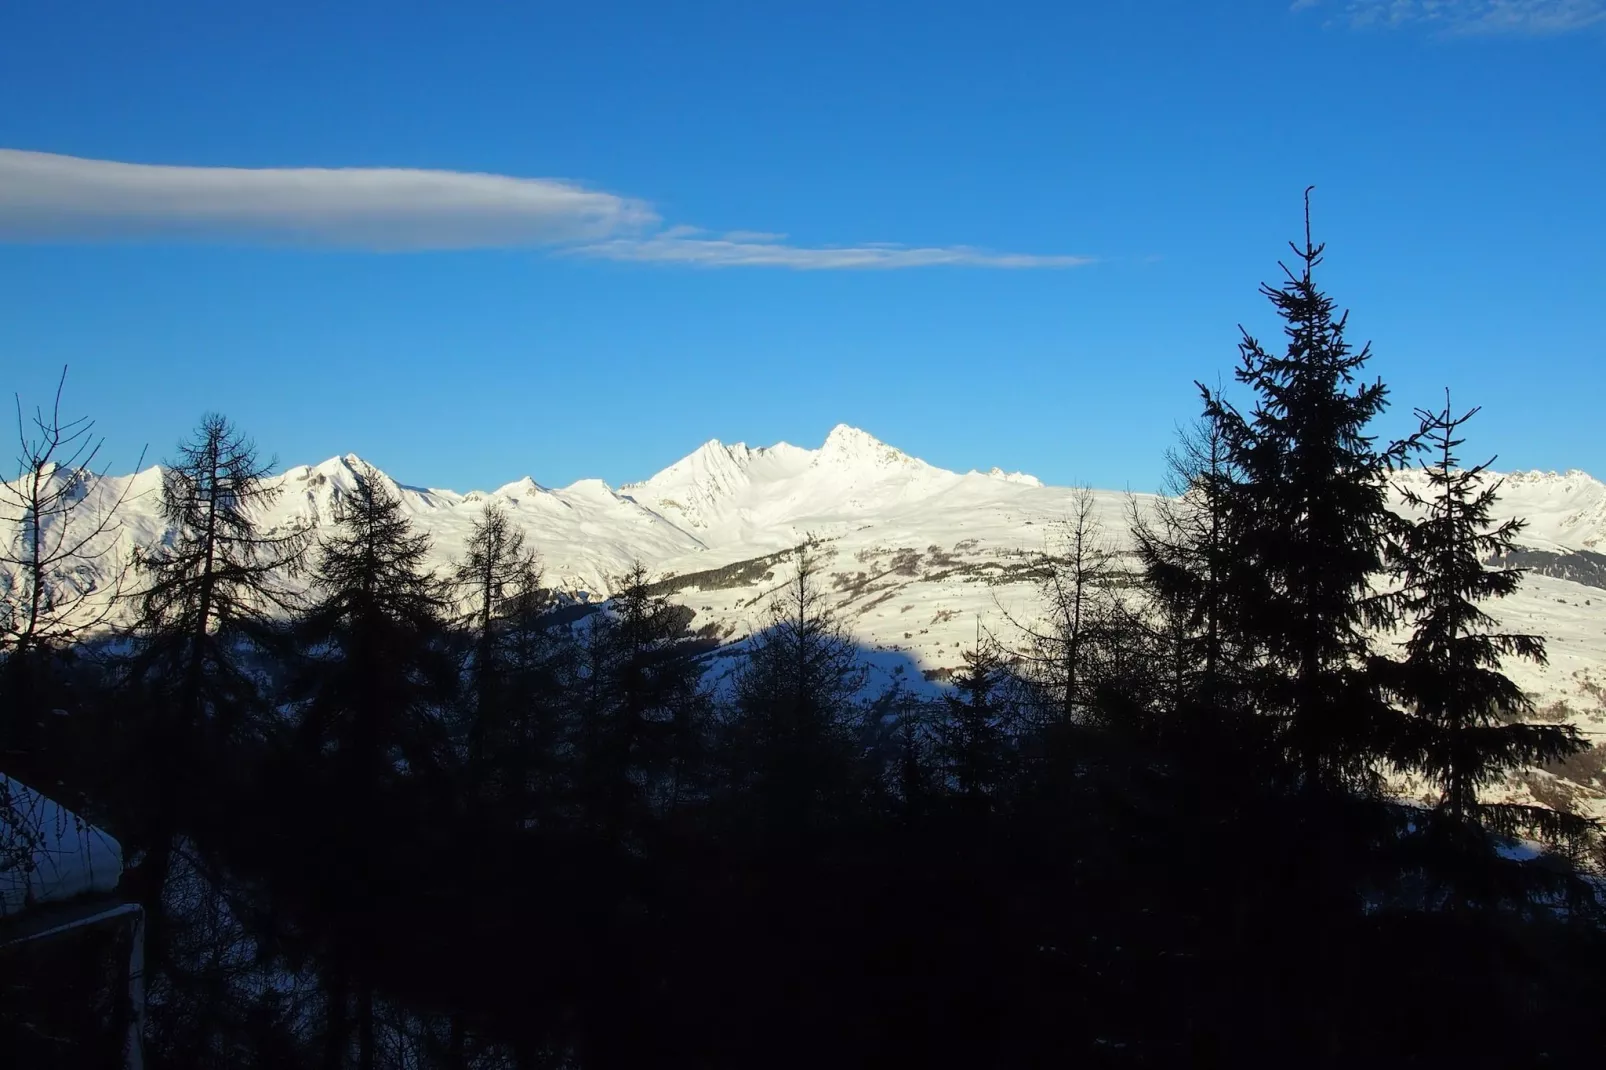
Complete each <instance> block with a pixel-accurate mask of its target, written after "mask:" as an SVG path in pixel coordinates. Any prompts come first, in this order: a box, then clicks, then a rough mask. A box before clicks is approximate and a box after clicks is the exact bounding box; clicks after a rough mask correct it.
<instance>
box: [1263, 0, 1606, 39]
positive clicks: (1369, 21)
mask: <svg viewBox="0 0 1606 1070" xmlns="http://www.w3.org/2000/svg"><path fill="white" fill-rule="evenodd" d="M1319 3H1320V0H1294V3H1293V4H1292V5H1291V7H1290V10H1293V11H1302V10H1304V9H1306V8H1311V7H1316V6H1318V5H1319ZM1341 21H1343V22H1346V23H1348V24H1349V25H1351V26H1353V27H1357V28H1364V27H1369V26H1411V25H1416V26H1425V27H1431V28H1436V29H1439V30H1441V31H1443V32H1445V33H1451V34H1464V35H1473V34H1527V35H1545V34H1563V33H1572V32H1575V31H1578V30H1585V29H1589V28H1591V27H1598V28H1606V0H1347V2H1346V3H1345V5H1344V11H1343V15H1342V16H1341Z"/></svg>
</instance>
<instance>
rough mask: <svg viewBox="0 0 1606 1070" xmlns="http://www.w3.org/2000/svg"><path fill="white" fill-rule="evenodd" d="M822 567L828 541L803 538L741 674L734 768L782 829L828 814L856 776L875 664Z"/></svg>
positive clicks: (780, 832) (779, 832)
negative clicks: (870, 664) (835, 601)
mask: <svg viewBox="0 0 1606 1070" xmlns="http://www.w3.org/2000/svg"><path fill="white" fill-rule="evenodd" d="M819 569H820V545H819V543H818V542H816V541H814V540H812V539H811V540H809V541H806V542H804V543H803V544H801V545H800V546H798V547H797V549H796V550H795V551H794V556H793V572H792V576H791V578H790V579H789V580H787V582H786V583H785V584H784V585H783V586H782V587H781V588H780V589H779V590H778V591H777V592H776V594H775V595H774V597H773V599H772V601H771V603H770V607H769V618H768V621H767V623H766V626H765V627H764V628H762V629H761V630H760V631H759V632H757V633H756V634H755V635H754V636H753V638H752V640H751V643H750V645H749V647H748V649H747V651H746V653H745V662H744V664H742V665H741V667H740V668H739V669H738V671H737V674H736V680H735V710H734V718H735V722H734V724H733V726H732V728H733V733H732V738H731V742H732V743H733V744H734V753H733V754H732V755H731V757H732V759H733V761H731V763H730V766H729V768H730V775H731V776H732V777H733V778H735V779H736V780H737V782H738V783H739V784H740V783H745V784H746V786H747V787H748V788H749V789H750V790H752V791H753V792H754V793H755V794H756V796H757V799H758V800H759V801H760V804H761V806H762V807H763V808H764V811H765V820H766V821H768V822H769V823H770V825H771V828H772V832H771V835H773V836H776V837H784V836H785V835H787V834H798V833H801V832H802V831H803V830H804V829H806V828H808V827H810V826H811V825H812V824H813V823H814V822H816V821H817V820H819V819H821V818H822V817H824V816H825V815H826V814H827V813H828V812H829V811H830V810H831V809H833V808H834V807H835V806H837V805H838V804H840V803H841V802H843V801H844V800H843V798H842V797H841V793H842V792H844V791H846V790H849V789H848V788H847V786H848V785H849V784H850V783H851V782H852V779H853V776H852V770H851V766H852V765H853V761H854V754H853V740H854V738H855V737H856V735H857V729H858V727H859V725H858V721H859V715H860V713H861V709H860V704H859V692H860V690H861V689H862V688H863V686H864V683H865V680H866V670H865V667H864V666H863V665H862V664H860V662H859V659H858V655H857V652H856V651H855V650H854V647H853V644H852V643H851V642H850V641H849V640H848V639H847V637H846V636H845V634H844V633H843V631H842V629H841V626H840V625H839V624H838V623H837V622H836V620H835V619H834V618H833V617H832V615H831V613H830V612H829V609H828V607H827V604H826V601H825V595H824V592H823V591H821V589H820V586H819V579H818V576H819ZM833 796H835V798H833ZM778 842H779V841H778Z"/></svg>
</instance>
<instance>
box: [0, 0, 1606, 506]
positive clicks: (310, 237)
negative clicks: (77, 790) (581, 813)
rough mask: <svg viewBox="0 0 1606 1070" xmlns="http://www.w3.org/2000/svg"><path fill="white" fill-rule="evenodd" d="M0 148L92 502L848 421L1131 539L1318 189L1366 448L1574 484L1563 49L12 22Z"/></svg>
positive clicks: (1243, 36)
mask: <svg viewBox="0 0 1606 1070" xmlns="http://www.w3.org/2000/svg"><path fill="white" fill-rule="evenodd" d="M1067 9H1074V10H1067ZM0 101H4V102H5V103H4V104H3V105H0V367H3V368H4V372H5V374H4V376H3V381H0V385H3V386H5V387H6V388H7V390H8V392H9V391H11V390H15V391H19V392H20V393H21V394H22V395H23V398H24V400H25V401H33V400H39V399H43V398H44V396H45V395H46V393H47V392H48V390H49V389H50V388H51V386H52V385H53V383H54V379H55V377H56V375H57V374H58V373H59V369H60V366H61V365H62V364H63V363H67V364H70V365H71V372H70V373H69V380H68V382H69V391H68V393H69V406H70V407H71V408H72V409H74V410H75V411H81V412H87V413H90V414H93V415H95V416H96V417H97V418H98V419H99V426H100V429H101V430H102V431H103V432H104V433H105V434H106V435H107V437H108V439H109V444H108V448H109V449H110V450H111V454H110V456H111V457H112V459H113V462H114V464H118V465H127V464H131V463H132V461H133V458H134V455H135V453H136V452H137V450H138V447H139V446H140V445H141V444H144V443H149V444H150V447H151V451H152V456H153V457H160V456H162V455H165V454H167V453H169V452H171V448H172V445H173V444H174V442H175V441H176V440H177V439H178V438H180V437H181V436H182V435H183V434H184V433H185V432H186V430H187V429H188V428H189V427H191V426H192V425H193V423H194V422H195V420H196V418H197V417H198V416H199V415H200V414H201V413H202V412H203V411H205V410H208V409H217V410H221V411H224V412H226V413H228V414H229V415H230V416H232V417H233V418H234V419H235V420H236V422H237V423H239V424H240V425H241V426H242V427H243V428H245V429H246V430H247V431H249V432H250V433H251V434H252V435H253V436H254V437H255V438H256V439H257V441H258V442H259V444H260V445H261V446H262V448H263V449H264V451H265V452H267V453H270V454H275V455H277V457H278V458H279V460H280V461H281V463H283V464H285V465H289V464H297V463H303V462H315V461H318V460H320V459H323V458H325V457H328V456H330V455H333V454H336V453H343V452H348V451H354V452H357V453H360V454H362V455H363V456H365V457H367V458H369V459H370V460H372V461H374V462H375V463H377V464H379V465H380V466H381V467H383V468H385V469H386V470H388V471H390V472H391V473H392V474H394V475H395V476H396V477H397V478H399V479H402V480H404V481H407V482H411V483H419V484H426V485H433V486H453V487H456V488H458V489H468V488H469V487H486V486H495V485H498V484H500V483H503V482H507V481H510V480H512V479H515V478H517V477H519V476H521V475H524V474H529V475H532V476H534V477H535V478H536V479H538V480H540V481H542V482H544V483H547V484H563V483H567V482H569V481H571V480H573V479H577V478H581V477H586V476H600V477H601V478H604V479H606V480H608V481H610V482H612V483H615V484H617V483H620V482H624V481H628V480H631V479H636V478H642V477H644V476H646V475H648V474H650V473H651V472H653V471H655V470H656V469H658V468H660V467H662V466H663V465H665V464H667V463H669V462H671V461H673V460H674V459H676V458H677V457H679V456H681V455H683V454H685V453H687V452H690V451H691V450H692V449H693V448H695V447H696V446H697V445H698V444H699V443H701V442H702V441H704V440H706V439H708V438H710V437H718V438H721V439H724V440H725V441H736V440H746V441H747V442H749V443H750V444H759V443H767V442H771V441H775V440H780V439H785V440H788V441H791V442H793V443H796V444H799V445H805V446H814V445H818V444H819V442H820V441H821V440H822V439H823V438H824V436H825V434H826V432H827V431H828V430H829V429H830V427H831V426H832V425H834V424H836V423H838V422H847V423H851V424H855V425H857V426H861V427H863V428H865V429H866V430H868V431H870V432H872V433H873V434H875V435H877V436H879V437H881V438H883V439H885V440H887V441H889V442H891V443H893V444H894V445H897V446H900V447H902V448H903V449H905V450H908V451H910V452H912V453H915V454H917V455H919V456H922V457H924V458H925V459H927V460H929V461H931V462H932V463H935V464H939V465H942V466H944V467H949V468H956V469H959V470H965V469H968V468H971V467H980V468H986V467H988V466H991V465H995V464H996V465H1001V466H1003V467H1005V468H1008V469H1024V470H1026V471H1030V472H1033V473H1034V474H1036V475H1038V476H1040V477H1042V478H1044V479H1045V480H1048V481H1050V482H1061V483H1064V482H1073V481H1074V482H1089V483H1092V484H1094V485H1097V486H1102V487H1112V488H1120V487H1127V486H1130V487H1132V488H1134V489H1139V490H1149V489H1153V488H1154V487H1155V486H1156V485H1157V484H1158V482H1159V479H1160V475H1161V468H1162V463H1161V458H1162V454H1163V452H1164V450H1165V448H1166V447H1167V445H1168V444H1169V443H1170V441H1171V436H1172V433H1173V428H1174V427H1175V425H1176V424H1177V423H1178V422H1180V421H1186V420H1188V419H1190V418H1191V417H1192V415H1193V414H1194V412H1195V410H1196V408H1197V405H1196V398H1195V394H1194V390H1193V387H1192V381H1193V380H1194V379H1206V380H1210V381H1214V380H1215V379H1217V378H1218V377H1221V378H1230V372H1231V368H1232V365H1233V362H1234V360H1235V356H1236V350H1235V344H1236V341H1237V329H1236V325H1237V324H1238V323H1243V324H1244V325H1245V326H1246V327H1248V328H1249V329H1250V330H1251V331H1253V332H1255V333H1257V334H1260V335H1261V336H1262V337H1265V338H1267V339H1268V340H1272V339H1274V338H1275V337H1276V334H1277V324H1276V321H1275V319H1274V318H1273V317H1272V316H1271V313H1270V309H1269V306H1267V305H1266V303H1265V302H1264V300H1263V299H1262V298H1260V297H1259V296H1257V294H1256V287H1257V285H1258V284H1259V283H1260V282H1261V281H1263V280H1268V279H1275V278H1276V276H1277V274H1278V268H1277V260H1278V259H1279V258H1284V257H1285V256H1286V253H1287V247H1286V245H1285V244H1284V243H1285V241H1286V240H1288V239H1290V238H1293V237H1295V236H1296V234H1297V233H1298V231H1299V229H1300V193H1301V190H1303V188H1304V187H1305V186H1306V185H1308V184H1315V185H1316V187H1317V189H1316V191H1315V193H1314V195H1313V196H1314V205H1315V222H1316V231H1317V237H1318V239H1325V240H1326V241H1327V242H1328V243H1329V248H1328V263H1327V265H1326V267H1325V268H1324V270H1323V272H1322V275H1321V279H1320V281H1321V282H1322V283H1323V285H1324V286H1325V288H1327V289H1328V290H1329V291H1330V292H1331V293H1332V295H1333V296H1334V298H1335V299H1336V300H1338V301H1339V302H1340V304H1341V305H1343V306H1345V307H1349V308H1351V309H1352V310H1353V312H1352V316H1351V327H1352V334H1353V336H1354V338H1355V340H1356V342H1361V341H1365V340H1367V339H1370V340H1372V342H1373V344H1374V350H1375V353H1376V356H1375V360H1374V362H1373V364H1372V366H1371V367H1372V370H1373V371H1374V372H1375V373H1376V374H1378V375H1380V376H1382V377H1383V378H1384V379H1385V380H1386V381H1387V382H1388V383H1389V384H1390V385H1391V386H1392V388H1393V399H1394V403H1395V404H1394V410H1393V413H1392V417H1393V418H1392V419H1391V420H1390V421H1389V422H1388V423H1387V424H1386V426H1385V427H1384V430H1385V431H1392V430H1398V429H1403V427H1404V425H1405V421H1406V420H1407V418H1408V416H1409V410H1410V408H1411V407H1412V406H1414V405H1419V404H1427V405H1432V404H1436V403H1437V402H1438V400H1439V399H1440V398H1441V397H1442V391H1443V389H1444V387H1446V386H1449V387H1451V388H1452V390H1453V392H1454V395H1455V397H1456V400H1457V402H1458V403H1459V402H1466V403H1468V404H1473V403H1477V404H1482V405H1483V406H1484V413H1483V415H1482V416H1481V417H1480V419H1479V420H1478V421H1477V422H1476V423H1475V424H1474V425H1473V428H1472V431H1473V441H1472V442H1471V443H1470V444H1469V452H1472V453H1477V454H1479V455H1480V459H1481V455H1482V454H1486V453H1495V452H1498V453H1499V454H1500V461H1499V467H1502V468H1546V469H1549V468H1555V469H1565V468H1569V467H1579V468H1584V469H1587V470H1590V471H1592V472H1594V473H1595V474H1597V475H1601V476H1606V436H1603V435H1602V434H1601V419H1600V416H1601V411H1602V402H1603V401H1606V326H1603V322H1606V321H1603V317H1601V315H1600V308H1601V301H1602V296H1601V295H1602V292H1603V290H1606V268H1603V267H1602V264H1603V257H1602V254H1601V252H1600V250H1599V243H1600V239H1601V238H1602V236H1603V235H1606V208H1603V206H1602V198H1601V196H1600V190H1601V188H1602V181H1603V180H1602V173H1603V171H1606V0H1359V2H1349V0H1326V2H1316V3H1311V2H1309V0H1300V2H1297V3H1294V4H1293V5H1290V4H1289V3H1288V2H1287V0H1235V2H1233V3H1230V4H1228V3H1222V4H1199V3H1197V2H1182V0H1129V2H1124V3H1119V4H1109V5H1083V4H1048V3H1044V4H1023V3H1001V2H991V3H944V2H937V0H924V2H919V3H914V2H910V3H866V2H857V3H838V2H827V0H811V2H808V3H789V2H780V0H770V2H766V3H763V4H754V3H740V4H738V3H722V2H721V3H714V2H702V3H689V4H658V3H633V4H622V3H608V2H603V0H598V2H595V3H589V4H556V3H544V2H543V3H535V2H532V3H526V4H509V3H494V4H493V3H460V4H453V5H446V4H433V5H427V4H409V3H399V2H398V3H388V4H378V3H373V4H344V3H317V4H311V3H294V2H284V3H279V4H275V5H266V4H241V5H218V4H212V3H205V4H200V3H197V4H187V3H180V2H175V0H168V2H166V3H163V4H160V5H130V4H111V3H89V2H77V3H72V4H51V5H44V4H36V5H24V6H23V7H21V8H19V9H17V10H16V11H14V12H12V13H11V14H9V15H8V16H7V19H6V28H5V32H4V33H3V34H0ZM37 154H54V155H53V156H42V155H37ZM59 157H68V158H69V159H61V158H59ZM127 164H138V165H162V167H163V168H164V169H161V170H153V169H151V168H149V167H144V168H140V167H126V166H119V165H127ZM376 168H389V169H397V168H401V169H412V170H413V172H414V173H410V174H409V173H396V172H375V171H369V170H343V171H340V172H336V173H330V172H328V171H322V170H314V171H298V172H287V171H285V170H282V169H376ZM217 169H228V170H217ZM257 169H267V170H257ZM421 171H430V172H443V174H433V175H432V174H419V173H417V172H421ZM496 176H502V177H496ZM693 228H695V229H693Z"/></svg>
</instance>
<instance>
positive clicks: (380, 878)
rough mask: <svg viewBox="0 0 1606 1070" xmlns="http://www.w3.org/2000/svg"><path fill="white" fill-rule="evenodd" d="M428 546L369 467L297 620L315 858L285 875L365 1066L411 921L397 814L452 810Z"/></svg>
mask: <svg viewBox="0 0 1606 1070" xmlns="http://www.w3.org/2000/svg"><path fill="white" fill-rule="evenodd" d="M428 553H429V538H428V536H427V535H424V534H417V533H414V532H413V531H412V528H411V525H410V524H409V522H408V520H407V517H406V515H405V513H404V512H403V511H402V503H401V499H400V498H399V497H398V495H397V494H396V492H395V491H394V490H393V489H392V488H391V486H390V485H389V484H388V483H387V482H386V480H385V478H384V477H383V476H382V475H381V474H380V473H379V472H377V471H375V470H374V469H373V468H372V467H369V466H364V467H363V468H362V469H361V470H360V471H359V472H358V473H357V478H356V480H355V483H354V485H353V486H352V487H351V488H350V490H349V493H346V494H344V495H343V496H342V497H341V498H340V499H339V500H338V501H337V505H336V510H335V529H334V531H333V532H332V533H331V534H329V535H328V536H326V537H325V538H324V539H323V541H322V543H321V545H320V546H319V551H318V559H317V563H316V565H315V567H314V569H313V581H314V589H313V598H314V601H313V603H312V605H311V606H310V608H309V610H308V612H307V613H306V615H305V617H304V618H303V619H302V620H301V621H300V622H299V625H298V630H299V634H300V638H301V642H302V648H303V658H304V660H305V670H304V675H303V678H302V679H301V681H300V683H299V686H298V691H299V702H298V707H299V717H298V722H297V725H296V728H295V732H296V747H295V752H296V754H297V755H298V758H297V762H296V767H295V768H296V770H297V772H296V774H295V775H296V776H297V777H298V779H299V782H300V783H302V784H303V785H304V788H303V791H302V792H301V793H299V795H298V798H297V800H296V802H297V809H296V813H297V814H298V820H299V827H298V828H296V829H295V831H294V839H295V842H296V843H297V844H298V851H299V853H300V854H301V855H302V856H304V857H305V858H307V859H310V860H312V863H313V864H312V865H311V866H306V864H305V863H302V866H303V867H305V868H295V869H291V868H290V867H293V866H295V865H296V863H295V861H294V860H293V859H287V860H286V863H287V864H286V871H285V872H282V873H281V874H280V879H281V881H282V882H283V883H282V884H281V887H283V888H284V889H286V890H287V891H288V892H289V895H290V901H291V902H292V903H293V904H294V906H293V907H292V913H294V914H296V915H297V916H299V917H300V918H301V924H302V926H303V927H304V928H305V930H306V931H307V932H309V933H310V934H312V939H313V940H315V941H316V942H317V944H318V945H320V946H321V948H322V950H323V954H322V967H323V973H324V989H325V1007H326V1014H325V1022H324V1030H323V1040H324V1052H325V1063H326V1065H330V1066H339V1065H344V1062H345V1059H346V1058H347V1052H348V1050H349V1047H350V1044H351V1033H352V1031H353V1027H354V1028H355V1033H356V1048H357V1052H358V1063H359V1065H360V1066H362V1067H365V1068H366V1067H372V1066H373V1065H375V1059H376V1057H377V1056H376V1044H377V1038H376V1010H375V989H376V985H377V984H378V980H379V979H378V978H377V977H376V976H375V975H374V973H373V970H374V967H375V964H376V963H378V962H380V961H382V960H383V954H382V952H383V950H384V948H385V947H386V946H387V945H386V941H387V940H391V941H393V940H394V939H395V932H396V931H398V930H404V929H406V928H407V924H408V923H407V922H406V910H405V904H406V902H407V900H406V899H405V897H404V896H402V895H401V893H402V892H403V891H404V889H403V888H402V887H401V885H402V883H403V880H404V879H405V874H407V873H409V872H410V871H411V869H412V867H413V866H414V865H416V863H413V862H408V861H407V860H408V859H409V858H410V856H409V854H408V852H407V851H406V850H405V848H404V846H403V845H404V843H405V840H404V839H403V838H402V837H403V836H404V835H405V831H404V830H405V829H406V825H405V824H403V818H404V816H405V815H407V814H410V813H417V812H418V810H419V809H420V808H422V807H423V806H424V805H425V803H426V802H427V801H428V800H434V803H433V805H432V810H433V812H437V813H438V812H440V811H446V810H448V809H449V806H448V805H445V804H446V803H447V800H446V799H444V798H442V797H441V796H442V794H443V793H442V792H440V791H432V790H431V788H432V786H433V785H435V784H438V783H441V782H442V781H441V775H440V774H441V772H442V768H443V766H444V765H445V764H446V762H447V761H448V760H449V756H448V753H447V738H446V731H445V727H444V723H443V722H444V714H445V711H446V710H447V709H448V708H449V705H450V703H451V702H452V700H453V698H454V694H453V692H454V689H455V684H456V673H455V666H454V664H453V661H452V659H451V658H450V657H449V656H448V653H447V650H446V648H445V645H444V643H443V636H444V632H445V628H446V623H445V619H446V610H447V603H446V599H445V597H444V593H443V591H442V589H441V584H440V582H439V581H438V580H437V579H436V577H434V576H433V575H432V574H430V573H429V572H427V571H426V569H425V567H424V562H425V559H426V557H427V556H428ZM420 800H423V801H420ZM415 834H416V832H415Z"/></svg>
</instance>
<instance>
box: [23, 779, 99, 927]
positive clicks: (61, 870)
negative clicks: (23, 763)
mask: <svg viewBox="0 0 1606 1070" xmlns="http://www.w3.org/2000/svg"><path fill="white" fill-rule="evenodd" d="M122 872H123V849H122V847H121V846H120V845H119V844H118V843H117V841H116V840H114V839H112V838H111V836H110V835H108V834H107V833H105V832H103V831H102V830H100V829H98V828H95V827H94V826H93V825H90V824H88V823H86V822H85V821H84V820H83V818H81V817H79V816H78V815H77V814H75V813H73V812H72V811H71V810H68V809H67V808H66V807H64V806H62V805H61V804H60V803H58V802H56V801H55V800H53V799H50V798H47V797H45V796H44V795H42V794H40V793H39V792H37V791H35V790H34V789H33V788H30V787H28V786H27V785H26V784H23V783H22V782H21V781H18V780H13V779H12V778H10V777H8V776H6V775H4V774H0V918H7V917H11V916H13V915H15V914H19V913H21V912H22V911H23V910H26V909H27V908H29V907H31V906H34V905H37V904H39V903H46V902H59V901H61V900H65V899H72V898H73V897H75V896H79V895H83V894H85V893H87V892H110V891H112V890H113V889H115V888H116V887H117V882H118V881H119V880H120V879H121V877H122Z"/></svg>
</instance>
